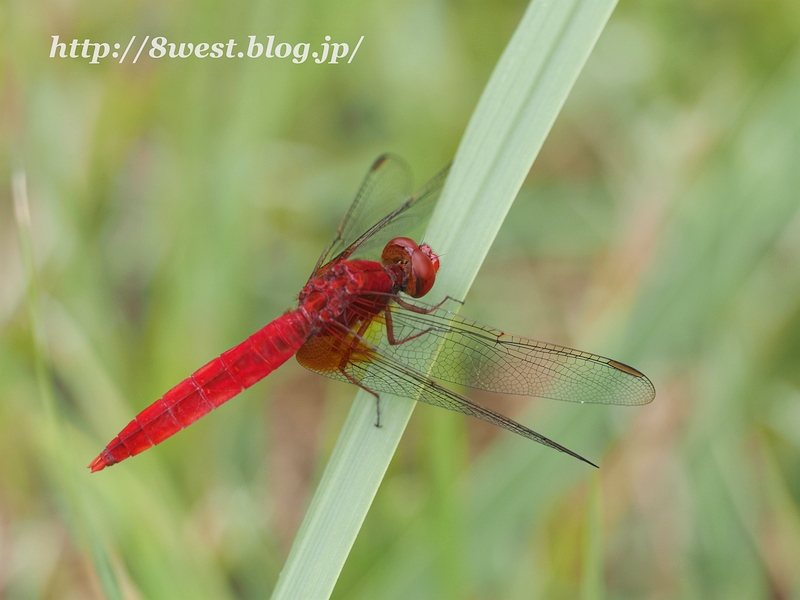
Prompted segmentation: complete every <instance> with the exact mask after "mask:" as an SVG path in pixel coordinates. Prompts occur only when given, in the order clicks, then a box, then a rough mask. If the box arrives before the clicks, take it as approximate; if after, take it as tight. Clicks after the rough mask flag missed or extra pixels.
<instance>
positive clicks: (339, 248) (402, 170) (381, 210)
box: [314, 154, 449, 275]
mask: <svg viewBox="0 0 800 600" xmlns="http://www.w3.org/2000/svg"><path fill="white" fill-rule="evenodd" d="M448 170H449V166H448V167H445V168H444V169H443V170H442V171H441V172H439V173H438V174H437V175H436V176H435V177H434V178H433V179H431V180H430V181H429V182H428V183H427V184H425V186H423V187H422V189H420V190H419V191H418V192H417V193H416V194H414V195H413V196H411V171H410V169H409V167H408V165H407V164H406V163H405V162H404V161H403V160H402V159H401V158H399V157H397V156H394V155H392V154H383V155H381V156H379V157H378V159H377V160H376V161H375V162H374V163H373V164H372V167H370V170H369V172H368V173H367V176H366V177H365V178H364V181H363V182H362V184H361V187H360V189H359V190H358V193H357V194H356V197H355V199H354V200H353V203H352V204H351V205H350V208H349V210H348V211H347V213H346V214H345V216H344V219H343V220H342V223H341V225H339V229H338V230H337V232H336V235H335V236H334V237H333V239H332V240H331V241H330V243H328V246H327V247H326V248H325V251H324V252H323V253H322V255H321V256H320V257H319V260H318V261H317V264H316V266H315V267H314V274H315V275H316V274H318V273H319V272H320V271H321V270H322V269H323V268H324V267H325V265H327V264H328V263H329V262H332V261H334V260H346V259H350V260H353V259H356V258H367V259H372V260H377V259H378V258H379V257H380V253H381V251H382V250H383V247H384V246H385V245H386V243H387V242H388V241H389V240H390V239H392V238H393V237H397V236H400V235H403V236H406V237H414V236H415V235H419V234H421V233H422V231H423V228H424V226H425V225H426V224H427V222H428V219H429V218H430V215H431V212H432V211H433V207H434V206H435V205H436V200H437V199H438V197H439V194H440V193H441V189H442V186H443V185H444V182H445V179H446V178H447V172H448ZM415 239H416V238H415Z"/></svg>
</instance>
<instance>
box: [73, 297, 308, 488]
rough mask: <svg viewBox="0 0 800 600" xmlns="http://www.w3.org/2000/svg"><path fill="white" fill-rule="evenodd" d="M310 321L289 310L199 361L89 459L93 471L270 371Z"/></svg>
mask: <svg viewBox="0 0 800 600" xmlns="http://www.w3.org/2000/svg"><path fill="white" fill-rule="evenodd" d="M309 333H310V325H309V323H308V321H307V320H306V318H305V316H304V315H303V314H302V313H301V312H300V311H291V312H288V313H286V314H284V315H282V316H280V317H278V318H277V319H275V320H274V321H272V322H271V323H269V324H268V325H266V326H265V327H263V328H261V329H260V330H258V331H257V332H256V333H254V334H253V335H251V336H250V337H249V338H247V339H246V340H245V341H244V342H242V343H241V344H239V345H237V346H234V347H233V348H231V349H230V350H228V351H227V352H223V353H222V354H221V355H220V356H218V357H217V358H215V359H214V360H212V361H211V362H209V363H207V364H206V365H204V366H202V367H200V368H199V369H198V370H197V371H195V372H194V373H193V374H192V375H191V376H189V377H187V378H186V379H184V380H183V381H182V382H181V383H179V384H178V385H176V386H175V387H174V388H172V389H171V390H170V391H168V392H167V393H166V394H164V396H162V397H161V398H159V399H158V400H156V401H155V402H154V403H153V404H151V405H150V406H148V407H147V408H145V409H144V410H143V411H142V412H140V413H139V414H138V415H137V416H136V418H134V419H133V420H132V421H131V422H130V423H128V426H127V427H125V428H124V429H123V430H122V431H121V432H120V433H119V435H118V436H117V437H115V438H114V439H113V440H111V442H110V443H109V444H108V446H106V449H105V450H103V452H101V453H100V455H99V456H98V457H97V458H95V459H94V460H93V461H92V463H91V464H90V465H89V468H90V469H91V470H92V472H95V471H100V470H101V469H104V468H105V467H108V466H111V465H113V464H116V463H118V462H120V461H122V460H125V459H126V458H129V457H131V456H134V455H136V454H139V453H140V452H143V451H144V450H147V449H148V448H150V447H151V446H155V445H156V444H160V443H161V442H163V441H164V440H165V439H167V438H168V437H170V436H172V435H174V434H175V433H177V432H178V431H180V430H181V429H183V428H184V427H188V426H189V425H191V424H192V423H194V422H195V421H197V420H198V419H199V418H200V417H202V416H203V415H206V414H208V413H209V412H211V411H212V410H213V409H215V408H216V407H218V406H220V405H221V404H224V403H225V402H227V401H228V400H230V399H231V398H233V397H234V396H236V395H237V394H239V393H240V392H241V391H242V390H244V389H246V388H248V387H250V386H251V385H253V384H254V383H256V382H257V381H259V380H261V379H263V378H264V377H266V376H267V375H269V374H270V373H271V372H272V371H274V370H275V369H277V368H278V367H279V366H281V365H282V364H283V363H285V362H286V361H287V360H288V359H289V358H291V357H292V355H294V354H295V353H296V352H297V350H298V349H299V348H300V346H302V345H303V344H304V343H305V341H306V339H307V338H308V336H309Z"/></svg>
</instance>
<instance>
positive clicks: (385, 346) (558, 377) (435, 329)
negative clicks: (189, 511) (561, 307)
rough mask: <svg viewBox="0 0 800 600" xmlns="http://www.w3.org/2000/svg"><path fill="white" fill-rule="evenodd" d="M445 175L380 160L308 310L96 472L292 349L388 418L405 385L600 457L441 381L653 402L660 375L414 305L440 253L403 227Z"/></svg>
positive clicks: (308, 288) (176, 399)
mask: <svg viewBox="0 0 800 600" xmlns="http://www.w3.org/2000/svg"><path fill="white" fill-rule="evenodd" d="M447 172H448V169H447V168H445V169H444V170H443V171H442V172H440V173H439V174H438V175H436V176H435V177H434V178H433V179H432V180H431V181H429V182H428V183H427V184H426V185H425V186H424V187H423V188H422V189H421V190H419V191H418V192H417V193H416V194H415V195H413V196H411V195H410V194H409V191H408V190H409V188H410V181H411V179H410V176H409V169H408V167H407V165H406V164H405V163H404V162H403V161H401V160H400V159H398V158H396V157H394V156H391V155H383V156H381V157H379V158H378V160H376V161H375V163H374V164H373V165H372V167H371V168H370V170H369V172H368V173H367V176H366V178H365V179H364V182H363V183H362V185H361V188H360V190H359V192H358V194H357V195H356V197H355V200H354V201H353V204H352V205H351V206H350V209H349V210H348V212H347V214H346V215H345V217H344V220H343V221H342V223H341V225H340V226H339V229H338V231H337V233H336V235H335V236H334V238H333V240H331V242H330V243H329V244H328V247H327V248H326V249H325V251H324V252H323V253H322V256H321V257H320V258H319V261H318V262H317V265H316V267H315V268H314V272H313V273H312V275H311V278H310V279H309V280H308V283H307V284H306V285H305V287H304V288H303V289H302V291H301V292H300V295H299V298H298V306H297V308H295V309H294V310H290V311H288V312H286V313H285V314H283V315H282V316H280V317H278V318H277V319H275V320H274V321H272V322H271V323H269V324H268V325H266V326H265V327H263V328H262V329H260V330H259V331H257V332H256V333H254V334H253V335H251V336H250V337H249V338H247V339H246V340H245V341H244V342H242V343H241V344H239V345H238V346H234V347H233V348H231V349H230V350H228V351H227V352H224V353H222V355H221V356H219V357H218V358H215V359H214V360H212V361H211V362H209V363H208V364H206V365H205V366H203V367H201V368H200V369H198V370H197V371H195V372H194V373H193V374H192V375H191V376H190V377H188V378H187V379H184V380H183V381H182V382H181V383H179V384H178V385H177V386H175V387H174V388H172V389H171V390H170V391H168V392H167V393H166V394H164V396H163V397H162V398H160V399H159V400H156V401H155V402H154V403H153V404H151V405H150V406H149V407H147V408H146V409H144V410H143V411H142V412H140V413H139V414H138V415H137V416H136V418H135V419H134V420H133V421H131V422H130V423H129V424H128V426H127V427H125V428H124V429H123V430H122V431H121V432H120V433H119V435H118V436H117V437H115V438H114V439H113V440H111V442H110V443H109V444H108V446H106V448H105V450H103V451H102V452H101V453H100V455H99V456H98V457H97V458H95V459H94V460H93V461H92V462H91V464H90V465H89V468H90V469H91V470H92V472H95V471H100V470H102V469H104V468H105V467H108V466H111V465H114V464H116V463H118V462H120V461H123V460H125V459H126V458H128V457H130V456H133V455H135V454H139V453H140V452H142V451H144V450H147V449H148V448H150V447H151V446H155V445H156V444H159V443H161V442H163V441H164V440H165V439H167V438H168V437H170V436H171V435H173V434H175V433H177V432H178V431H180V430H181V429H183V428H184V427H188V426H189V425H191V424H192V423H194V422H195V421H196V420H197V419H199V418H200V417H202V416H203V415H205V414H207V413H208V412H210V411H211V410H213V409H214V408H216V407H218V406H220V405H221V404H223V403H224V402H227V401H228V400H230V399H231V398H233V397H234V396H236V395H237V394H239V393H240V392H241V391H242V390H244V389H246V388H248V387H250V386H251V385H253V384H254V383H256V382H257V381H259V380H260V379H262V378H264V377H266V376H267V375H269V374H270V373H271V372H272V371H274V370H275V369H277V368H278V367H279V366H280V365H282V364H283V363H284V362H286V361H287V360H288V359H289V358H290V357H291V356H292V355H297V360H298V361H299V362H300V364H302V365H303V366H304V367H307V368H309V369H311V370H312V371H316V372H318V373H321V374H322V375H326V376H327V377H331V378H333V379H340V380H342V381H347V382H350V383H353V384H355V385H357V386H358V387H360V388H361V389H363V390H366V391H368V392H369V393H371V394H372V395H373V396H375V398H376V401H377V422H376V425H378V426H380V394H381V393H387V394H395V395H398V396H405V397H409V398H415V399H417V400H420V401H422V402H427V403H428V404H433V405H435V406H440V407H442V408H447V409H450V410H454V411H458V412H461V413H464V414H466V415H471V416H473V417H477V418H479V419H483V420H484V421H488V422H489V423H492V424H494V425H499V426H500V427H503V428H505V429H508V430H509V431H513V432H514V433H517V434H520V435H522V436H524V437H527V438H529V439H532V440H534V441H536V442H539V443H540V444H544V445H545V446H548V447H550V448H554V449H556V450H560V451H561V452H565V453H567V454H569V455H571V456H574V457H575V458H578V459H580V460H582V461H584V462H587V463H589V464H591V465H593V466H597V465H594V463H592V462H590V461H588V460H587V459H585V458H583V457H582V456H580V455H578V454H576V453H575V452H572V451H571V450H568V449H567V448H565V447H563V446H561V445H560V444H557V443H556V442H554V441H552V440H550V439H548V438H546V437H544V436H543V435H540V434H538V433H536V432H535V431H532V430H530V429H528V428H527V427H525V426H524V425H521V424H519V423H517V422H516V421H513V420H511V419H509V418H507V417H504V416H503V415H501V414H498V413H496V412H494V411H491V410H489V409H488V408H484V407H483V406H480V405H479V404H476V403H474V402H472V401H471V400H469V399H468V398H465V397H464V396H461V395H459V394H457V393H455V392H453V391H451V390H449V389H447V388H445V387H443V386H442V385H440V384H439V383H437V382H436V381H435V380H441V381H446V382H450V383H454V384H458V385H463V386H467V387H473V388H478V389H482V390H488V391H492V392H500V393H504V394H522V395H528V396H539V397H543V398H552V399H556V400H566V401H570V402H581V403H583V402H590V403H599V404H619V405H629V406H630V405H640V404H646V403H648V402H650V401H652V400H653V398H654V397H655V389H654V388H653V384H652V383H651V382H650V380H649V379H647V377H645V376H644V375H643V374H642V373H640V372H639V371H637V370H636V369H634V368H633V367H629V366H628V365H625V364H623V363H621V362H617V361H615V360H611V359H608V358H603V357H602V356H597V355H594V354H589V353H588V352H582V351H580V350H573V349H571V348H565V347H562V346H557V345H555V344H547V343H543V342H536V341H533V340H528V339H525V338H522V337H517V336H513V335H509V334H507V333H504V332H502V331H499V330H497V329H493V328H491V327H488V326H486V325H481V324H480V323H476V322H474V321H470V320H469V319H466V318H464V317H461V316H459V315H457V314H455V313H453V312H450V311H448V310H446V309H444V308H443V307H442V306H443V304H445V303H446V302H447V301H448V300H451V299H449V298H446V299H445V300H444V301H443V302H441V303H439V304H437V305H435V306H432V305H427V304H423V303H421V302H419V301H417V300H415V299H417V298H421V297H423V296H425V294H427V293H428V292H429V291H430V290H431V288H432V287H433V284H434V281H435V278H436V273H437V271H438V270H439V264H440V261H439V257H438V256H437V255H436V254H435V253H434V252H433V250H432V249H431V247H430V246H428V245H427V244H420V245H418V244H417V243H416V242H414V241H413V240H412V239H411V238H408V237H400V235H401V234H404V235H411V232H412V230H414V229H415V228H419V227H421V226H422V225H424V224H425V222H426V221H427V219H428V218H429V216H430V214H431V210H432V209H433V207H434V205H435V202H436V200H437V199H438V196H439V193H440V192H441V188H442V186H443V184H444V181H445V179H446V177H447ZM404 200H405V201H404ZM392 207H396V208H394V210H390V209H391V208H392ZM387 212H388V214H386V213H387ZM384 215H385V216H384ZM376 259H377V260H376Z"/></svg>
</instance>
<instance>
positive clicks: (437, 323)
mask: <svg viewBox="0 0 800 600" xmlns="http://www.w3.org/2000/svg"><path fill="white" fill-rule="evenodd" d="M403 303H404V304H406V305H410V303H408V302H405V301H404V302H403ZM412 306H416V307H418V309H419V310H424V311H426V312H427V314H423V313H418V312H414V311H412V310H409V309H407V308H403V307H402V306H399V305H398V304H395V303H391V304H390V305H389V308H388V310H389V311H390V316H391V321H392V330H393V334H394V338H395V340H398V341H402V340H405V339H408V338H413V337H414V336H418V337H416V338H415V339H412V340H410V341H407V342H405V343H397V344H395V345H392V344H389V342H388V339H385V340H382V341H381V344H380V345H381V348H382V349H383V351H384V352H386V353H387V354H391V355H392V356H393V357H395V359H396V360H398V361H401V362H403V363H405V364H407V365H409V366H410V367H411V368H412V369H416V370H418V371H421V372H423V373H427V374H429V375H430V376H431V377H432V378H433V379H437V380H441V381H447V382H449V383H455V384H458V385H463V386H466V387H472V388H478V389H482V390H487V391H491V392H500V393H505V394H520V395H524V396H537V397H541V398H551V399H554V400H563V401H568V402H585V403H593V404H618V405H626V406H635V405H641V404H647V403H648V402H651V401H652V400H653V398H655V389H654V387H653V384H652V383H651V382H650V380H649V379H648V378H647V377H645V376H644V375H643V374H642V373H640V372H639V371H637V370H636V369H634V368H633V367H629V366H627V365H625V364H623V363H620V362H618V361H615V360H612V359H609V358H605V357H603V356H598V355H596V354H590V353H589V352H583V351H581V350H574V349H572V348H566V347H564V346H558V345H556V344H549V343H544V342H537V341H534V340H529V339H526V338H523V337H517V336H514V335H509V334H507V333H504V332H502V331H500V330H498V329H494V328H493V327H489V326H487V325H482V324H481V323H476V322H475V321H471V320H470V319H467V318H464V317H462V316H459V315H457V314H455V313H452V312H450V311H447V310H444V309H442V308H438V309H434V308H433V307H430V306H425V305H423V304H421V303H418V302H415V303H414V304H413V305H412Z"/></svg>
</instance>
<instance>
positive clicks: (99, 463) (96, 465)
mask: <svg viewBox="0 0 800 600" xmlns="http://www.w3.org/2000/svg"><path fill="white" fill-rule="evenodd" d="M108 464H109V463H108V462H107V461H106V459H105V458H104V457H103V455H102V454H100V455H99V456H98V457H97V458H95V459H94V460H93V461H92V462H91V463H89V468H90V469H91V470H92V473H97V472H98V471H102V470H103V469H105V468H106V467H107V466H108Z"/></svg>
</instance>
